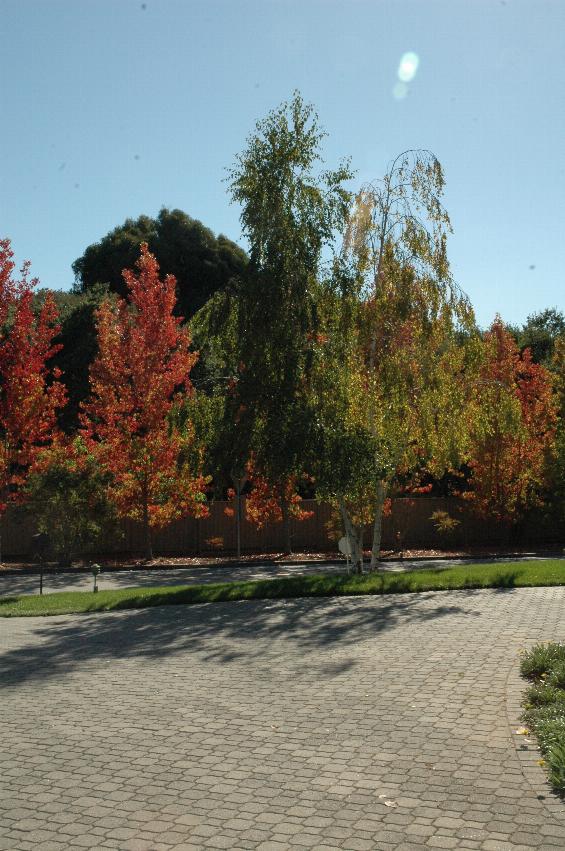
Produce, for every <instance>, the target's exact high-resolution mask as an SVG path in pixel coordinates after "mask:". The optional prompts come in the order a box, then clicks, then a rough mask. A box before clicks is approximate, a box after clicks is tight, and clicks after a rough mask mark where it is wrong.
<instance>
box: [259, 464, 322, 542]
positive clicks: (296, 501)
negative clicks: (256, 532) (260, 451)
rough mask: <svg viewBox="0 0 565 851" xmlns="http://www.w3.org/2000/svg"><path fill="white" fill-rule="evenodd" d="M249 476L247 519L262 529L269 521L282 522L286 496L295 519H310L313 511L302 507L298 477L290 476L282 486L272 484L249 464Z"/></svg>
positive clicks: (289, 511)
mask: <svg viewBox="0 0 565 851" xmlns="http://www.w3.org/2000/svg"><path fill="white" fill-rule="evenodd" d="M248 477H249V480H250V481H251V484H252V490H251V493H250V494H249V496H248V497H247V501H246V503H245V513H246V516H247V519H248V520H249V521H250V522H251V523H253V524H254V525H255V526H257V528H258V529H262V528H263V526H266V525H267V523H281V522H282V519H283V513H282V507H281V500H282V498H283V497H285V498H286V502H287V505H288V513H289V514H290V516H291V517H293V518H294V519H295V520H308V519H309V518H310V517H312V516H313V514H314V512H313V511H305V510H304V509H303V508H302V507H301V503H302V497H301V496H300V495H299V494H298V493H297V492H296V486H297V477H296V476H289V477H288V479H286V481H285V482H284V484H283V485H282V487H281V486H280V485H272V484H270V483H269V482H268V481H267V479H266V478H264V476H262V475H261V474H260V473H258V472H256V471H255V470H254V469H253V467H252V466H251V465H249V466H248Z"/></svg>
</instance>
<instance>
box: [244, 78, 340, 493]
mask: <svg viewBox="0 0 565 851" xmlns="http://www.w3.org/2000/svg"><path fill="white" fill-rule="evenodd" d="M324 135H325V133H324V132H323V130H321V129H320V127H319V124H318V117H317V115H316V113H315V111H314V109H313V107H312V106H310V105H308V104H305V103H304V101H303V100H302V98H301V96H300V94H299V93H298V92H295V93H294V95H293V97H292V99H291V101H290V102H288V103H283V104H282V105H281V106H280V107H279V108H278V109H276V110H273V111H272V112H270V113H269V114H268V115H267V117H266V118H265V119H263V120H262V121H259V122H258V124H257V126H256V130H255V133H254V134H253V135H252V136H251V137H250V138H249V139H248V140H247V146H246V148H245V150H244V151H243V153H241V154H240V155H238V157H237V159H236V164H235V166H234V168H233V169H231V171H230V172H229V178H228V181H229V190H230V194H231V197H232V200H233V201H235V202H237V203H239V204H240V205H241V208H242V209H241V216H240V219H241V224H242V228H243V232H244V234H245V235H246V237H247V238H248V241H249V245H250V263H249V267H248V269H247V270H246V274H245V278H244V282H243V284H242V286H241V289H240V293H239V300H238V310H237V332H236V334H235V339H236V340H237V342H238V353H237V361H236V362H237V364H238V373H237V375H236V376H235V379H234V380H235V386H234V388H233V389H234V393H233V403H232V404H230V405H228V413H229V415H230V417H231V418H232V421H237V423H238V428H239V429H240V430H241V431H247V434H248V435H249V434H251V437H250V438H249V440H248V441H247V442H248V443H249V445H250V446H251V448H252V449H253V452H254V456H255V459H256V462H257V465H258V467H259V470H260V472H261V473H262V474H263V475H265V476H266V477H267V479H268V480H269V481H270V482H271V483H273V484H277V483H280V482H281V481H282V480H284V479H285V478H287V477H288V476H290V475H293V474H297V473H300V472H301V471H302V469H303V467H304V464H305V458H306V456H307V454H308V441H309V435H310V433H311V426H312V424H313V421H314V415H313V411H312V409H311V405H310V400H309V392H308V384H309V377H310V373H311V368H312V361H313V356H314V352H313V349H314V339H315V335H316V332H317V328H318V312H317V292H318V289H317V287H318V282H317V278H318V273H319V269H320V263H321V255H322V249H323V248H324V246H330V247H331V246H332V243H333V240H334V236H335V234H336V232H337V231H338V230H339V229H340V228H341V227H342V226H343V224H344V221H345V217H346V215H347V207H348V203H349V197H350V195H349V192H348V191H347V190H346V189H345V187H344V183H345V182H346V181H348V180H349V179H350V178H351V177H352V172H351V170H350V168H349V165H348V163H342V164H341V165H340V166H339V167H338V168H337V169H336V170H335V171H329V170H322V169H320V167H319V164H320V162H321V142H322V139H323V137H324ZM244 442H245V441H244Z"/></svg>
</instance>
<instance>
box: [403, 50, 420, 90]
mask: <svg viewBox="0 0 565 851" xmlns="http://www.w3.org/2000/svg"><path fill="white" fill-rule="evenodd" d="M419 64H420V57H419V56H418V54H417V53H411V52H410V53H404V54H403V55H402V57H401V59H400V64H399V66H398V79H399V80H400V81H401V82H402V83H409V82H410V80H413V79H414V77H415V76H416V71H417V70H418V65H419Z"/></svg>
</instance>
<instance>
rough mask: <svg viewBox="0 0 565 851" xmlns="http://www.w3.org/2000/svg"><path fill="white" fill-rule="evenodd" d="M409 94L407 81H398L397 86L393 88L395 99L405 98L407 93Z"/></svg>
mask: <svg viewBox="0 0 565 851" xmlns="http://www.w3.org/2000/svg"><path fill="white" fill-rule="evenodd" d="M407 94H408V86H407V85H406V83H396V85H395V87H394V88H393V90H392V96H393V97H394V99H395V100H404V98H405V97H406V95H407Z"/></svg>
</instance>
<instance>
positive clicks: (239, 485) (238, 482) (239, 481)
mask: <svg viewBox="0 0 565 851" xmlns="http://www.w3.org/2000/svg"><path fill="white" fill-rule="evenodd" d="M232 482H233V484H234V485H235V534H236V547H237V557H238V558H241V491H242V490H243V488H244V487H245V483H246V482H247V476H235V475H234V474H233V473H232Z"/></svg>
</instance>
